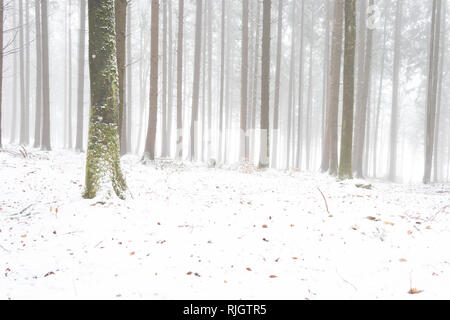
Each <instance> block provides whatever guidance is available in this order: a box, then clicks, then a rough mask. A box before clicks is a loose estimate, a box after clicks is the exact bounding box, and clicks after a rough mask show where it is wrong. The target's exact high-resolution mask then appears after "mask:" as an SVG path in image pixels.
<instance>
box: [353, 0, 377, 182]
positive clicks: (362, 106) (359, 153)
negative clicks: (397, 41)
mask: <svg viewBox="0 0 450 320" xmlns="http://www.w3.org/2000/svg"><path fill="white" fill-rule="evenodd" d="M369 5H370V6H373V5H374V0H370V3H369ZM362 7H363V8H364V11H361V14H363V15H364V16H365V15H366V11H367V7H366V6H365V5H362ZM363 20H364V21H365V19H363ZM366 30H367V31H366ZM364 32H367V36H366V37H365V39H366V43H365V46H366V48H365V50H361V51H360V54H362V53H363V52H364V51H365V53H364V54H365V57H364V58H360V59H361V60H363V62H362V63H360V67H361V68H363V71H362V73H361V74H360V76H361V77H362V79H361V81H360V84H359V85H358V86H360V89H361V93H360V98H359V99H357V103H358V105H357V108H356V123H355V133H354V141H355V144H354V146H353V167H354V171H355V173H356V177H357V178H363V176H364V174H363V159H364V148H365V140H366V122H367V108H368V104H369V89H370V79H371V77H370V76H371V72H372V40H373V29H371V28H366V23H364ZM360 45H363V43H361V42H360ZM361 64H362V66H361Z"/></svg>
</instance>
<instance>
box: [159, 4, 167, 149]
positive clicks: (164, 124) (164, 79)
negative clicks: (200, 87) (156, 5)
mask: <svg viewBox="0 0 450 320" xmlns="http://www.w3.org/2000/svg"><path fill="white" fill-rule="evenodd" d="M162 18H163V19H162V20H163V21H162V28H163V30H162V65H161V67H162V86H161V111H162V115H161V157H163V158H165V157H166V156H167V144H168V143H167V0H162Z"/></svg>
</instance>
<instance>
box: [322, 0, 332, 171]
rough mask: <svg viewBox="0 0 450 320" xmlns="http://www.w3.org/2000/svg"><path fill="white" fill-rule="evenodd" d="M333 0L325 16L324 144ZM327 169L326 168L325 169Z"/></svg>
mask: <svg viewBox="0 0 450 320" xmlns="http://www.w3.org/2000/svg"><path fill="white" fill-rule="evenodd" d="M330 4H331V2H330V1H327V4H326V5H325V6H326V8H325V11H326V17H325V45H324V53H323V61H324V63H323V77H322V78H323V82H322V87H323V89H322V121H321V124H322V131H321V133H322V144H323V141H324V140H325V127H326V123H325V122H326V112H327V99H328V97H327V93H328V85H327V83H328V77H329V73H330V19H331V18H330V15H331V14H330V11H331V10H330V6H331V5H330ZM325 171H326V170H325Z"/></svg>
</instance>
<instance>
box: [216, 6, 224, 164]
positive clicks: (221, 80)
mask: <svg viewBox="0 0 450 320" xmlns="http://www.w3.org/2000/svg"><path fill="white" fill-rule="evenodd" d="M225 16H226V7H225V0H222V37H221V56H220V98H219V99H220V103H219V145H218V149H219V150H218V151H219V152H218V159H217V160H218V161H219V162H221V161H222V149H223V147H222V139H223V104H224V87H225Z"/></svg>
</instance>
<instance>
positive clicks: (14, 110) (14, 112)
mask: <svg viewBox="0 0 450 320" xmlns="http://www.w3.org/2000/svg"><path fill="white" fill-rule="evenodd" d="M16 12H17V6H16V1H13V12H12V13H11V14H12V16H13V27H14V28H17V27H18V26H17V14H16ZM12 45H13V50H14V52H16V51H17V39H16V38H14V39H13V40H12ZM12 59H13V76H12V80H13V87H12V98H13V101H12V118H11V136H10V142H11V143H15V142H16V131H17V128H16V127H17V110H18V108H17V54H16V53H14V54H13V58H12Z"/></svg>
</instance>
